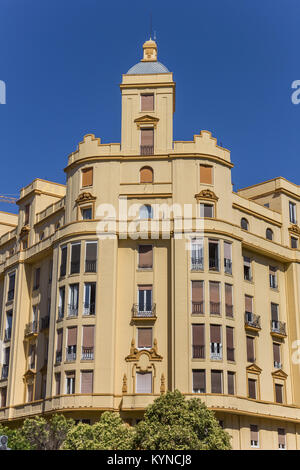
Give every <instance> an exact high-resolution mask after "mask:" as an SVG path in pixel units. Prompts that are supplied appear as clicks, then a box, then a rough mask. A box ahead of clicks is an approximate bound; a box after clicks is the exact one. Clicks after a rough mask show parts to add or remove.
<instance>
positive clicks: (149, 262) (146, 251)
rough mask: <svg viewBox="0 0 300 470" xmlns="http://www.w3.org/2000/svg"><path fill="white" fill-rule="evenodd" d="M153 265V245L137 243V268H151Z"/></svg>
mask: <svg viewBox="0 0 300 470" xmlns="http://www.w3.org/2000/svg"><path fill="white" fill-rule="evenodd" d="M152 266H153V246H152V245H139V269H151V268H152Z"/></svg>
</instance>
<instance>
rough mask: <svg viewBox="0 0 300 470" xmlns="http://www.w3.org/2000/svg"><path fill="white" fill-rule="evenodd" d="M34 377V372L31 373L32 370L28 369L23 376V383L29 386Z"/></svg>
mask: <svg viewBox="0 0 300 470" xmlns="http://www.w3.org/2000/svg"><path fill="white" fill-rule="evenodd" d="M35 376H36V372H33V370H31V369H28V370H27V372H25V374H24V375H23V381H24V383H26V384H31V383H33V381H34V379H35Z"/></svg>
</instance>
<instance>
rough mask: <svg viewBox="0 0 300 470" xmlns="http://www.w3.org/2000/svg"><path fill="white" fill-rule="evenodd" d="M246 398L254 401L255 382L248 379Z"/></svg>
mask: <svg viewBox="0 0 300 470" xmlns="http://www.w3.org/2000/svg"><path fill="white" fill-rule="evenodd" d="M248 397H249V398H253V399H254V400H256V380H255V379H248Z"/></svg>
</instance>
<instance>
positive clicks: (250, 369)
mask: <svg viewBox="0 0 300 470" xmlns="http://www.w3.org/2000/svg"><path fill="white" fill-rule="evenodd" d="M246 370H247V372H251V373H253V374H257V375H260V373H261V371H262V369H261V368H260V367H258V366H257V365H256V364H250V366H248V367H247V368H246Z"/></svg>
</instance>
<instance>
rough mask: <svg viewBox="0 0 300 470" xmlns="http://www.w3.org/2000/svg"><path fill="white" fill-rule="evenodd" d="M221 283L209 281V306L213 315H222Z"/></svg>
mask: <svg viewBox="0 0 300 470" xmlns="http://www.w3.org/2000/svg"><path fill="white" fill-rule="evenodd" d="M220 295H221V293H220V282H215V281H209V304H210V309H209V311H210V314H211V315H221V302H220Z"/></svg>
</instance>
